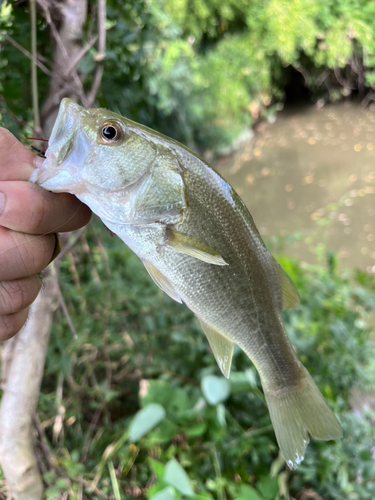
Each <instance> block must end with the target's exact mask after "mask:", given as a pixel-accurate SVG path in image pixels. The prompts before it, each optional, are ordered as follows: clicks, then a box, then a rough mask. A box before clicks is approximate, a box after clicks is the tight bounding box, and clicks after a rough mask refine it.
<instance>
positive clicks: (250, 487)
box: [39, 222, 375, 500]
mask: <svg viewBox="0 0 375 500" xmlns="http://www.w3.org/2000/svg"><path fill="white" fill-rule="evenodd" d="M86 237H87V240H86V239H85V238H84V240H83V242H82V245H79V246H77V247H76V249H75V250H74V253H70V254H68V256H67V258H66V259H64V261H63V263H62V268H61V276H60V283H61V288H62V293H63V296H64V298H65V300H66V303H67V307H68V310H69V314H70V317H71V320H72V321H73V323H74V326H75V328H76V330H77V331H78V332H79V335H78V338H77V339H74V338H72V335H71V333H70V331H69V328H68V325H67V323H66V320H65V318H64V316H62V313H61V311H60V310H58V311H56V317H55V321H54V326H53V333H52V336H51V343H50V346H49V352H48V357H47V365H46V374H45V378H44V381H43V387H42V394H41V398H40V404H39V418H40V420H41V422H42V423H43V425H44V426H45V432H46V443H45V444H46V445H47V446H48V447H49V448H50V450H51V452H52V454H53V456H54V457H56V458H55V461H56V462H55V464H56V465H54V466H53V470H52V475H51V474H50V473H48V474H49V475H48V474H47V475H45V481H46V483H47V484H49V485H50V489H49V490H48V492H49V493H48V494H49V495H50V498H54V496H53V495H55V496H56V491H61V492H68V493H69V495H70V496H69V498H72V499H74V498H77V493H76V492H77V491H78V488H79V485H80V484H83V491H84V494H85V495H86V498H97V496H96V495H95V493H93V492H92V491H93V487H94V486H95V488H97V489H99V491H101V492H102V494H103V495H104V497H105V498H110V495H111V494H112V495H115V496H114V498H117V497H116V495H117V493H116V491H117V490H118V492H119V494H120V497H119V498H132V497H134V496H136V494H138V493H137V492H142V494H143V495H144V497H147V498H149V499H153V500H155V499H156V500H158V499H159V500H160V499H164V498H165V499H168V498H173V499H183V498H193V499H204V498H211V499H212V498H217V499H225V498H227V499H236V500H245V499H254V500H257V499H260V500H272V499H274V498H276V497H278V495H279V497H280V498H281V495H282V493H283V492H284V494H285V492H289V493H288V494H290V495H292V496H293V497H295V498H299V495H301V494H302V493H301V492H303V491H305V490H311V491H312V492H316V493H317V494H319V495H321V496H322V497H323V498H325V499H326V500H329V499H337V498H353V499H354V498H361V499H362V498H363V499H370V498H373V494H374V487H375V483H374V481H373V480H372V478H373V477H375V466H374V462H373V459H372V447H373V442H374V438H375V431H374V428H373V425H372V419H373V416H372V415H371V414H370V413H366V412H361V413H353V412H352V411H351V408H350V404H349V400H350V398H351V393H352V389H353V386H355V387H356V388H357V389H358V390H360V389H363V390H365V389H368V388H369V387H371V385H372V384H373V382H374V372H373V369H372V363H373V362H372V359H373V348H372V344H371V341H370V339H369V329H368V327H367V325H369V324H370V315H371V313H372V311H373V310H374V305H375V282H374V280H373V278H370V277H369V276H368V275H366V274H361V273H358V274H357V275H356V276H355V280H353V279H352V278H349V276H345V275H343V276H341V275H339V274H338V273H337V271H336V267H335V266H334V265H331V266H330V267H329V268H327V269H325V268H322V267H316V266H303V267H301V265H300V264H298V263H297V262H296V261H293V260H289V259H287V258H285V257H280V258H279V261H280V263H281V264H282V266H283V267H284V268H285V270H286V271H287V272H288V274H289V275H290V277H291V278H292V279H293V281H294V282H295V283H296V285H297V288H298V290H299V292H300V295H301V306H300V307H299V308H297V309H296V310H294V311H288V312H286V313H285V314H284V321H285V324H286V328H287V330H288V334H289V335H290V337H291V339H292V340H293V343H294V345H295V346H296V349H297V355H298V356H299V358H300V359H301V361H303V363H304V364H305V365H306V367H307V368H308V369H309V371H310V373H311V374H312V375H313V377H314V379H315V381H316V382H317V384H318V386H319V387H320V389H321V390H322V392H323V394H324V395H325V397H326V399H327V400H328V402H329V404H330V405H331V406H332V408H333V409H334V411H335V412H336V414H337V415H338V417H339V419H340V422H341V423H342V426H343V430H344V438H343V439H342V440H340V441H335V442H329V443H325V442H317V441H312V442H311V443H310V444H309V446H308V449H307V453H306V458H305V460H304V462H303V463H302V465H301V466H300V468H299V469H298V471H297V472H293V473H291V472H290V471H285V463H284V461H283V459H282V457H280V456H279V455H278V448H277V444H276V441H275V437H274V433H273V429H272V425H271V423H270V419H269V415H268V410H267V408H266V406H265V403H264V397H263V393H262V391H261V386H260V381H259V378H258V375H257V373H256V371H255V369H254V367H252V366H251V363H250V361H249V360H248V358H247V357H246V356H245V355H244V354H243V353H242V352H241V351H240V350H239V349H237V348H236V349H235V352H234V358H233V371H232V374H231V377H230V379H229V380H228V381H227V380H226V379H224V378H223V377H222V376H221V375H220V372H219V369H218V367H217V366H216V362H215V360H214V357H213V355H212V353H211V352H210V349H209V346H208V342H207V341H206V339H205V337H204V334H203V332H202V331H201V330H200V327H199V325H198V323H197V321H196V320H195V319H194V317H193V315H192V314H191V312H190V311H189V310H187V309H186V308H185V307H184V306H181V305H180V304H177V303H176V302H174V301H173V300H171V299H170V298H169V297H167V296H166V295H165V294H163V293H162V292H161V291H159V290H158V289H157V288H156V286H155V285H154V283H153V282H152V281H151V280H150V278H149V276H148V275H147V272H146V271H145V269H144V268H143V266H142V264H141V263H140V261H139V259H138V258H137V257H136V256H134V255H133V254H132V253H131V252H130V251H129V250H128V249H127V248H126V247H125V246H124V245H123V243H122V242H121V241H120V240H119V239H118V238H114V239H112V238H111V237H110V235H109V234H108V232H107V231H106V230H105V229H104V227H102V226H101V224H100V223H98V222H95V223H94V224H91V225H90V226H89V229H88V232H87V234H86ZM333 260H334V257H333V256H332V255H331V256H330V262H331V264H332V261H333ZM57 387H60V388H61V389H62V392H60V393H61V394H62V396H61V399H58V400H56V389H57ZM61 408H63V411H62V410H61ZM57 415H63V419H62V427H61V428H60V430H58V431H56V429H55V431H54V422H55V419H56V418H58V417H57ZM176 478H177V479H178V480H177V479H176ZM358 478H360V480H359V479H358ZM57 479H60V481H59V482H57ZM82 481H83V482H82ZM93 485H94V486H93ZM90 488H91V489H90ZM90 491H91V493H90ZM279 497H278V498H279Z"/></svg>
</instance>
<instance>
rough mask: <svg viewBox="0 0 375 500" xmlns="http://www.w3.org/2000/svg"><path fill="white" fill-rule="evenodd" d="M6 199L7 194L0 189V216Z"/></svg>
mask: <svg viewBox="0 0 375 500" xmlns="http://www.w3.org/2000/svg"><path fill="white" fill-rule="evenodd" d="M6 201H7V195H6V194H4V193H3V192H2V191H0V217H1V216H2V215H3V212H4V208H5V204H6Z"/></svg>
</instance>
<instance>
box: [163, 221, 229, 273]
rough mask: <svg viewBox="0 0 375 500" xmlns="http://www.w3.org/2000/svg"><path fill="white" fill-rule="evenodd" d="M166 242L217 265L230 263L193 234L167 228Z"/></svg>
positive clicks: (192, 255) (180, 250) (181, 250)
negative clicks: (189, 234)
mask: <svg viewBox="0 0 375 500" xmlns="http://www.w3.org/2000/svg"><path fill="white" fill-rule="evenodd" d="M165 244H166V245H169V246H171V247H173V248H174V249H175V250H177V251H179V252H183V253H185V254H187V255H190V256H191V257H194V258H196V259H199V260H202V261H203V262H207V263H208V264H215V265H216V266H227V265H228V264H227V263H226V262H225V260H224V259H223V258H222V257H221V255H219V254H218V253H217V252H215V250H213V249H212V248H211V247H209V246H208V245H206V244H205V243H202V241H200V240H198V239H197V238H194V237H193V236H188V235H187V234H183V233H180V232H178V231H173V230H172V229H167V232H166V242H165Z"/></svg>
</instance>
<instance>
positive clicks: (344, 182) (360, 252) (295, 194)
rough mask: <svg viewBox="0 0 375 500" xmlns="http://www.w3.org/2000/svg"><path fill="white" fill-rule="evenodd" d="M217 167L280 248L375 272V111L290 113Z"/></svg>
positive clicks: (341, 108) (343, 108) (336, 107)
mask: <svg viewBox="0 0 375 500" xmlns="http://www.w3.org/2000/svg"><path fill="white" fill-rule="evenodd" d="M215 168H216V169H217V170H218V171H219V172H220V174H221V175H222V176H223V177H224V178H225V179H226V180H227V181H228V182H230V184H231V185H232V186H233V187H234V189H235V190H236V191H237V192H238V194H239V195H240V196H241V198H242V199H243V201H244V202H245V204H246V206H247V207H248V208H249V210H250V212H251V214H252V216H253V218H254V220H255V223H256V225H257V227H258V229H259V231H260V233H261V234H262V236H263V237H264V238H265V239H266V240H268V241H271V242H272V243H273V249H274V250H275V246H276V247H277V248H278V249H279V250H280V251H282V252H283V253H285V254H286V255H289V256H291V257H297V258H298V259H300V260H302V261H305V262H308V263H316V262H317V261H324V259H325V255H326V252H327V250H332V251H334V252H335V253H336V254H337V255H338V257H339V262H340V267H341V268H351V269H353V268H359V269H362V270H367V271H368V272H370V273H375V111H370V110H369V109H368V108H364V107H362V106H361V105H360V104H356V103H353V102H341V103H338V104H332V105H327V106H325V107H323V108H321V109H317V108H316V107H313V106H306V107H296V108H291V107H289V108H288V109H285V110H284V111H282V112H279V113H278V114H277V119H276V121H275V122H274V123H272V124H269V123H267V122H264V123H261V124H260V125H259V126H258V127H257V129H256V132H255V135H254V137H253V138H252V139H250V140H249V141H247V142H246V143H245V144H243V145H242V146H241V147H240V148H239V149H238V150H237V151H236V152H235V153H234V154H232V155H230V156H227V157H224V158H221V159H220V160H219V161H218V162H217V164H216V166H215Z"/></svg>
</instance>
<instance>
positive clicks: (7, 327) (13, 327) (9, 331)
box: [0, 308, 29, 341]
mask: <svg viewBox="0 0 375 500" xmlns="http://www.w3.org/2000/svg"><path fill="white" fill-rule="evenodd" d="M28 315H29V309H28V308H27V309H23V310H22V311H20V312H18V313H14V314H7V315H6V316H0V341H4V340H8V339H10V338H11V337H13V336H14V335H15V334H16V333H18V332H19V331H20V330H21V328H22V327H23V325H24V324H25V323H26V320H27V316H28Z"/></svg>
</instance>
